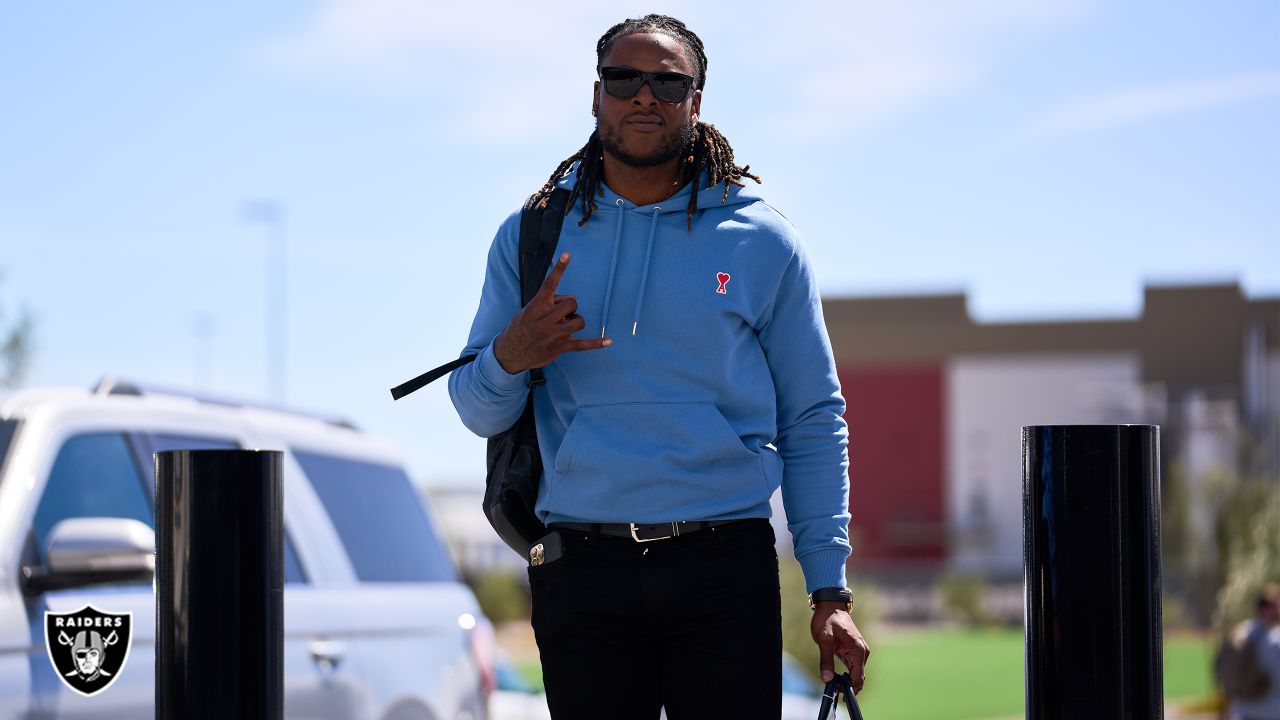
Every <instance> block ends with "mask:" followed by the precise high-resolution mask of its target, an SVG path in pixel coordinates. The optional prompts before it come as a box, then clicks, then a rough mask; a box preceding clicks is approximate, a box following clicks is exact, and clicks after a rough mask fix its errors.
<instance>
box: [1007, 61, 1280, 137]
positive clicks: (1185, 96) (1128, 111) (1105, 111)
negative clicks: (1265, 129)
mask: <svg viewBox="0 0 1280 720" xmlns="http://www.w3.org/2000/svg"><path fill="white" fill-rule="evenodd" d="M1268 97H1280V73H1276V72H1271V73H1255V74H1251V75H1239V76H1235V77H1225V78H1215V79H1212V80H1203V81H1199V82H1191V83H1183V84H1180V85H1167V86H1164V87H1156V88H1142V89H1135V90H1126V91H1122V92H1115V93H1110V94H1107V95H1102V96H1099V97H1093V98H1086V99H1083V100H1078V101H1075V102H1072V103H1068V104H1065V105H1062V106H1060V107H1057V108H1053V109H1051V110H1049V111H1047V112H1045V113H1044V114H1042V115H1041V116H1040V117H1038V118H1036V119H1035V120H1033V121H1032V122H1031V123H1030V124H1029V125H1028V126H1027V128H1026V130H1025V131H1024V135H1025V136H1026V137H1027V138H1028V139H1047V138H1052V137H1059V136H1063V135H1075V134H1080V133H1087V132H1092V131H1096V130H1105V129H1109V128H1113V127H1121V126H1125V125H1136V124H1138V123H1142V122H1146V121H1148V120H1152V119H1155V118H1160V117H1167V116H1171V115H1181V114H1185V113H1190V112H1196V111H1200V110H1208V109H1210V108H1214V107H1218V106H1221V105H1227V104H1231V103H1238V102H1246V101H1249V100H1257V99H1261V98H1268Z"/></svg>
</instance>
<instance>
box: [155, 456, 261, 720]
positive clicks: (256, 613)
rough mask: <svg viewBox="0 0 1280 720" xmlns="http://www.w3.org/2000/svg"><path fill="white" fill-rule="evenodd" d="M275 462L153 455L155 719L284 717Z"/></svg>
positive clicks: (251, 459)
mask: <svg viewBox="0 0 1280 720" xmlns="http://www.w3.org/2000/svg"><path fill="white" fill-rule="evenodd" d="M281 467H282V465H281V453H280V452H278V451H255V450H173V451H169V452H162V453H156V455H155V473H156V718H157V719H163V720H204V719H206V718H208V719H210V720H211V719H212V718H219V719H224V718H255V719H256V718H262V719H264V720H278V719H279V718H282V717H283V716H284V693H283V678H284V655H283V649H284V645H283V641H284V571H283V568H284V549H283V548H284V522H283V515H282V506H281Z"/></svg>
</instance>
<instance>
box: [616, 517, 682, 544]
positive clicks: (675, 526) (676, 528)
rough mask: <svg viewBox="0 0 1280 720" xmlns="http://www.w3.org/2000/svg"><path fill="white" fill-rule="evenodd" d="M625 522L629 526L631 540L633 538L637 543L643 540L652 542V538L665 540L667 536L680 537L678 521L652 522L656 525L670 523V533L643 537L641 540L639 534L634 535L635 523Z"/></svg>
mask: <svg viewBox="0 0 1280 720" xmlns="http://www.w3.org/2000/svg"><path fill="white" fill-rule="evenodd" d="M627 524H628V525H630V526H631V539H632V540H635V541H636V542H638V543H643V542H653V541H654V540H666V539H668V538H673V537H680V527H679V525H680V523H678V522H673V523H653V524H655V525H657V524H662V525H670V526H671V534H670V535H663V536H662V537H655V538H645V539H643V540H641V539H640V536H639V535H636V524H635V523H627Z"/></svg>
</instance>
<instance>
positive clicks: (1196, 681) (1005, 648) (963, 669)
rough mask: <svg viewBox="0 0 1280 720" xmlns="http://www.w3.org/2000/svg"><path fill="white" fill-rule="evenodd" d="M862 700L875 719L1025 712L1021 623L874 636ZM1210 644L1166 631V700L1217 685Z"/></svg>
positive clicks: (959, 719)
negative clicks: (1210, 666)
mask: <svg viewBox="0 0 1280 720" xmlns="http://www.w3.org/2000/svg"><path fill="white" fill-rule="evenodd" d="M871 641H872V645H873V651H872V657H871V664H870V666H869V670H870V673H869V674H868V681H867V687H866V689H865V690H864V691H863V693H862V695H860V696H859V697H860V702H861V704H862V707H863V709H864V710H865V711H866V713H865V714H866V715H867V717H874V718H876V720H894V719H901V720H916V719H918V718H930V719H931V720H965V719H970V718H1004V717H1018V716H1021V715H1022V712H1023V668H1022V631H1021V630H1020V629H1012V630H1010V629H997V630H921V631H910V632H899V633H893V634H889V635H885V636H883V637H881V638H879V639H877V638H872V639H871ZM1210 653H1211V651H1210V649H1209V647H1208V645H1207V644H1206V641H1204V640H1203V639H1202V638H1200V637H1197V636H1186V635H1179V636H1175V637H1171V638H1166V641H1165V665H1164V687H1165V698H1166V700H1175V699H1185V698H1195V697H1203V696H1205V695H1207V694H1208V693H1209V691H1210V689H1211V688H1210V679H1209V675H1208V670H1207V668H1208V663H1209V658H1210Z"/></svg>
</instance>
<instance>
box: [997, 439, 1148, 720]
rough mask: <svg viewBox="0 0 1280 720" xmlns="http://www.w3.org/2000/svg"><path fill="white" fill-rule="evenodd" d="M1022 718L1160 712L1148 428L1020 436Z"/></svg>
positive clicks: (1135, 718) (1070, 719) (1121, 719)
mask: <svg viewBox="0 0 1280 720" xmlns="http://www.w3.org/2000/svg"><path fill="white" fill-rule="evenodd" d="M1022 461H1023V475H1022V477H1023V486H1022V487H1023V492H1022V503H1023V505H1022V507H1023V563H1024V569H1025V582H1026V693H1027V697H1026V709H1027V718H1028V720H1059V719H1061V720H1075V719H1077V718H1080V719H1084V718H1088V719H1090V720H1092V719H1093V718H1116V719H1117V720H1130V719H1132V720H1158V719H1159V718H1162V717H1163V716H1164V715H1163V689H1162V681H1163V669H1162V650H1163V638H1162V630H1161V615H1160V612H1161V610H1160V428H1159V427H1156V426H1154V425H1048V426H1028V427H1024V428H1023V429H1022Z"/></svg>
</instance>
